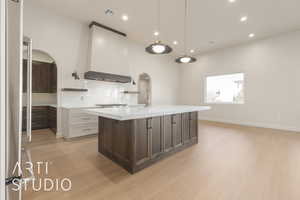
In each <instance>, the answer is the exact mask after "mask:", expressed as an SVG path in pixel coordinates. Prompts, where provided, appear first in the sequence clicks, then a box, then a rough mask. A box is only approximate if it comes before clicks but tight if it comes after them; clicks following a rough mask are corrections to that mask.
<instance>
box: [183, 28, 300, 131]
mask: <svg viewBox="0 0 300 200" xmlns="http://www.w3.org/2000/svg"><path fill="white" fill-rule="evenodd" d="M235 72H244V73H245V79H246V80H245V96H246V102H245V104H244V105H211V106H212V110H211V111H208V112H203V113H201V115H200V118H201V119H208V120H214V121H222V122H230V123H237V124H246V125H254V126H261V127H269V128H278V129H287V130H295V131H300V90H299V86H300V31H299V32H293V33H289V34H284V35H280V36H277V37H273V38H269V39H265V40H261V41H256V42H253V43H250V44H247V45H243V46H237V47H233V48H228V49H223V50H219V51H215V52H211V53H208V54H205V55H201V56H199V57H198V62H196V63H195V64H192V65H186V66H182V67H181V72H180V75H181V84H180V85H181V88H180V100H179V101H180V103H183V104H195V105H200V104H204V80H205V76H207V75H216V74H228V73H235Z"/></svg>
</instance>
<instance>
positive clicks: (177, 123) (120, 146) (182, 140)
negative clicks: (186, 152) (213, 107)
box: [84, 105, 210, 173]
mask: <svg viewBox="0 0 300 200" xmlns="http://www.w3.org/2000/svg"><path fill="white" fill-rule="evenodd" d="M209 109H210V107H207V106H181V105H180V106H179V105H178V106H151V107H122V108H103V109H85V110H84V111H85V112H87V113H89V114H92V115H97V116H98V117H99V123H98V124H99V137H98V151H99V152H100V153H101V154H103V155H104V156H106V157H108V158H109V159H111V160H113V161H114V162H116V163H117V164H119V165H121V166H122V167H123V168H125V169H126V170H127V171H129V172H130V173H135V172H137V171H139V170H141V169H143V168H145V167H148V166H150V165H152V164H153V163H155V162H157V161H159V160H161V159H163V158H165V157H168V156H170V155H172V154H174V153H176V152H178V151H181V150H183V149H186V148H188V147H190V146H192V145H194V144H197V143H198V112H199V111H205V110H209Z"/></svg>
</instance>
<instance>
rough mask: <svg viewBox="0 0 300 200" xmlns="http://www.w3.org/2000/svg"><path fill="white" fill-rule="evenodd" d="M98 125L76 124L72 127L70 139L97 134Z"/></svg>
mask: <svg viewBox="0 0 300 200" xmlns="http://www.w3.org/2000/svg"><path fill="white" fill-rule="evenodd" d="M97 133H98V123H87V124H76V125H73V126H71V127H70V135H69V137H68V138H72V137H80V136H85V135H91V134H97Z"/></svg>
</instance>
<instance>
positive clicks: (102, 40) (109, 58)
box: [89, 25, 130, 76]
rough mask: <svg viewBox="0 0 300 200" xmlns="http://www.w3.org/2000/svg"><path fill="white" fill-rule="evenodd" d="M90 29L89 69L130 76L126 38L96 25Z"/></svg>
mask: <svg viewBox="0 0 300 200" xmlns="http://www.w3.org/2000/svg"><path fill="white" fill-rule="evenodd" d="M90 31H91V38H90V57H89V59H90V60H89V67H90V68H89V69H90V71H97V72H104V73H111V74H118V75H125V76H130V65H129V55H128V54H129V52H128V45H127V42H128V40H127V38H126V37H124V36H122V35H119V34H117V33H114V32H112V31H109V30H106V29H104V28H101V27H98V26H96V25H93V26H92V27H91V28H90Z"/></svg>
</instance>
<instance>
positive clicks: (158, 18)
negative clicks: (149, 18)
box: [157, 0, 161, 40]
mask: <svg viewBox="0 0 300 200" xmlns="http://www.w3.org/2000/svg"><path fill="white" fill-rule="evenodd" d="M157 10H158V17H157V26H158V27H157V28H158V30H157V31H158V33H159V34H158V36H157V39H158V40H159V39H160V34H161V30H160V0H157Z"/></svg>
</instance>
